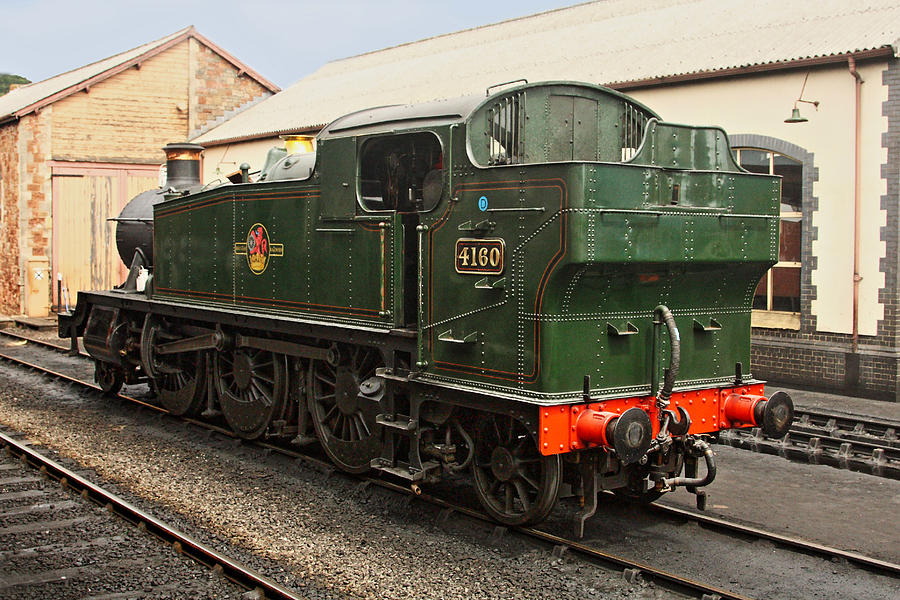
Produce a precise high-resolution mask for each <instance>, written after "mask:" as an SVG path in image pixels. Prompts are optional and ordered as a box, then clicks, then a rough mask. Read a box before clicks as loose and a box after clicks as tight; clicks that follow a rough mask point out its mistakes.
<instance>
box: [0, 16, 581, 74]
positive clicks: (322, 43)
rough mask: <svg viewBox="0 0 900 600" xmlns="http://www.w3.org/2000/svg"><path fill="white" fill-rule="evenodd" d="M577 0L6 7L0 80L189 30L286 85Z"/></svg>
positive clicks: (52, 70)
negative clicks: (339, 62)
mask: <svg viewBox="0 0 900 600" xmlns="http://www.w3.org/2000/svg"><path fill="white" fill-rule="evenodd" d="M579 3H580V2H579V1H578V0H494V1H493V2H484V1H479V0H440V1H438V0H419V1H415V0H371V1H366V0H319V1H308V0H296V1H288V0H282V1H280V2H278V1H274V0H242V1H237V0H217V1H209V0H155V1H153V2H150V1H146V0H134V1H130V0H119V1H116V0H0V10H2V14H3V17H2V18H0V73H12V74H15V75H21V76H23V77H26V78H28V79H29V80H31V81H41V80H43V79H47V78H48V77H52V76H54V75H58V74H59V73H64V72H66V71H70V70H72V69H76V68H78V67H81V66H83V65H86V64H89V63H92V62H95V61H97V60H101V59H103V58H106V57H108V56H112V55H114V54H118V53H119V52H124V51H125V50H129V49H131V48H134V47H136V46H140V45H141V44H144V43H147V42H150V41H152V40H156V39H159V38H161V37H164V36H166V35H169V34H170V33H173V32H175V31H178V30H179V29H182V28H184V27H187V26H188V25H194V26H195V27H196V28H197V31H198V32H200V34H202V35H204V36H206V37H207V38H209V39H210V40H211V41H212V42H214V43H215V44H218V45H219V46H220V47H222V48H223V49H225V50H226V51H228V52H230V53H231V54H232V55H234V56H235V57H236V58H237V59H238V60H240V61H242V62H243V63H245V64H246V65H247V66H249V67H250V68H252V69H253V70H255V71H256V72H257V73H259V74H260V75H262V76H263V77H265V78H267V79H269V80H270V81H272V82H273V83H275V84H276V85H278V86H280V87H282V88H286V87H288V86H290V85H291V84H292V83H294V82H296V81H298V80H299V79H301V78H303V77H305V76H306V75H309V74H311V73H312V72H314V71H315V70H316V69H318V68H319V67H321V66H322V65H324V64H325V63H327V62H329V61H332V60H336V59H340V58H346V57H349V56H355V55H357V54H361V53H364V52H370V51H373V50H378V49H381V48H386V47H388V46H395V45H397V44H402V43H405V42H413V41H416V40H420V39H423V38H427V37H432V36H435V35H441V34H444V33H452V32H454V31H459V30H461V29H468V28H470V27H477V26H479V25H487V24H490V23H496V22H498V21H503V20H506V19H511V18H515V17H521V16H525V15H530V14H534V13H536V12H543V11H546V10H552V9H555V8H561V7H564V6H572V5H574V4H579Z"/></svg>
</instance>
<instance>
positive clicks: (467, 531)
mask: <svg viewBox="0 0 900 600" xmlns="http://www.w3.org/2000/svg"><path fill="white" fill-rule="evenodd" d="M0 423H4V424H6V425H9V426H11V427H14V428H16V429H18V430H21V431H24V432H27V433H28V434H29V435H31V436H33V437H35V438H36V439H38V440H40V442H42V443H44V444H46V445H48V446H50V447H53V448H56V449H58V450H59V451H60V453H61V454H62V455H64V456H68V457H70V458H71V459H72V460H74V461H75V462H77V463H78V464H81V465H84V466H85V467H88V468H90V469H92V470H94V471H96V473H97V474H98V475H99V476H100V477H102V478H103V479H105V480H106V481H107V482H109V483H112V484H114V485H112V486H111V487H112V488H113V489H115V490H116V491H117V493H120V494H121V495H123V496H125V497H126V498H127V499H129V500H131V501H133V502H134V503H135V504H137V505H139V506H141V507H142V508H144V510H147V511H148V512H151V513H153V514H155V515H156V516H158V517H159V518H161V519H163V520H166V521H169V522H173V523H174V524H175V526H177V527H180V528H182V529H185V530H187V531H189V532H190V533H191V534H193V535H195V536H197V537H198V538H200V539H201V540H203V541H205V542H207V543H210V544H211V545H213V546H214V547H216V548H218V549H221V550H222V551H223V552H225V553H226V554H229V555H231V556H234V557H235V558H236V559H238V560H241V561H242V562H245V563H247V564H249V565H250V566H252V567H253V568H256V569H257V570H259V571H261V572H263V573H265V574H267V575H268V576H270V577H272V578H273V579H275V580H277V581H279V582H281V583H283V584H285V585H288V586H289V587H293V588H295V589H298V590H300V591H301V592H302V593H303V594H305V595H306V596H308V597H310V598H343V597H354V598H397V599H401V598H436V599H438V598H441V599H443V598H448V599H449V598H461V599H462V598H497V599H500V598H517V599H518V598H522V597H527V598H552V599H559V598H569V597H579V598H593V597H596V598H671V597H673V595H672V593H671V592H668V591H664V590H660V589H658V588H655V587H654V586H653V585H651V584H646V583H644V584H634V585H633V584H629V583H628V582H626V581H625V580H624V579H623V578H622V577H621V575H620V574H619V573H611V572H608V571H605V570H601V569H598V568H595V567H592V566H589V565H586V564H585V563H583V562H582V561H580V560H578V559H575V558H572V557H565V556H564V557H563V558H554V557H553V556H552V555H551V554H550V553H549V552H548V551H547V550H545V549H543V548H538V547H533V546H530V545H527V544H525V543H524V542H522V541H521V540H519V539H517V538H515V537H511V536H507V537H505V538H503V539H502V540H501V541H500V542H498V543H495V544H492V543H489V542H488V541H487V539H488V536H489V534H490V532H491V527H490V526H487V525H485V526H473V525H472V524H471V523H468V524H462V525H461V524H460V523H458V522H457V521H456V520H454V519H451V520H450V521H448V522H447V523H446V524H440V523H438V518H437V516H438V513H437V511H435V510H434V509H431V508H428V507H424V506H423V505H422V504H421V503H418V502H413V503H408V502H406V501H405V500H402V499H398V497H397V496H396V495H395V494H391V493H388V492H383V491H381V490H366V491H362V490H360V489H359V486H358V484H357V483H355V482H353V481H352V480H349V479H347V478H344V477H343V476H341V475H333V476H329V475H328V474H323V473H321V472H318V471H316V470H314V469H312V468H310V467H308V466H305V465H303V464H299V463H294V462H291V461H286V460H284V459H283V458H282V457H278V456H270V457H267V456H265V455H264V453H262V452H260V451H256V450H252V449H249V448H243V447H237V446H235V444H234V443H233V442H231V441H230V440H217V439H208V435H207V434H206V433H205V432H202V431H200V430H198V429H196V428H194V427H192V426H182V425H172V424H171V423H169V422H168V421H167V420H164V419H159V418H157V417H154V416H152V415H150V414H149V413H146V412H143V411H137V410H135V409H134V408H131V407H122V406H119V405H118V404H117V403H115V402H113V401H108V400H107V401H104V400H100V399H96V398H94V397H87V396H78V395H73V394H72V393H71V392H66V391H64V390H63V389H60V388H59V386H56V385H55V384H54V385H49V384H48V383H47V381H46V379H43V378H41V377H39V376H37V375H32V374H29V373H22V372H21V371H19V370H16V369H14V368H11V367H9V366H6V365H0ZM223 546H224V547H225V548H224V549H223Z"/></svg>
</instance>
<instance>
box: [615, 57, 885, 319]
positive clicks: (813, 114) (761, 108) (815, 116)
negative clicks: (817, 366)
mask: <svg viewBox="0 0 900 600" xmlns="http://www.w3.org/2000/svg"><path fill="white" fill-rule="evenodd" d="M884 69H885V64H884V63H883V62H877V63H872V64H869V65H864V66H860V67H859V71H860V73H861V74H862V77H863V79H864V80H865V82H866V83H865V84H864V85H863V93H862V111H863V127H862V139H861V159H862V173H861V190H862V194H861V197H862V219H861V224H860V275H861V277H862V281H861V282H860V318H859V332H860V334H861V335H875V334H876V333H877V323H878V321H879V320H880V319H882V318H883V317H884V307H883V306H882V305H881V304H879V302H878V290H879V289H880V288H882V287H883V286H884V274H883V273H881V272H880V260H881V259H882V258H883V257H884V256H885V244H884V242H883V241H881V230H880V229H881V227H883V226H884V225H885V222H886V212H885V211H884V210H882V209H881V196H882V195H883V194H885V190H886V182H885V181H884V180H883V179H882V178H881V165H882V164H883V163H884V162H885V160H886V150H885V149H883V148H882V143H881V137H882V134H883V133H884V132H885V131H886V130H887V119H886V118H884V117H882V116H881V114H882V106H881V103H882V102H884V101H885V100H887V88H886V87H885V86H884V85H882V83H881V81H882V71H884ZM805 75H806V71H802V70H801V71H790V72H781V73H771V74H760V75H753V76H744V77H736V78H730V79H723V80H716V81H709V82H694V83H690V84H684V85H678V86H665V87H658V88H649V89H646V90H638V91H635V92H632V93H630V95H632V96H634V97H635V98H637V99H638V100H640V101H642V102H644V103H646V104H647V105H649V106H650V107H651V108H653V109H654V110H656V111H657V112H658V113H660V115H661V116H662V117H663V118H664V119H665V120H669V121H675V122H681V123H689V124H698V125H702V124H706V125H720V126H722V127H724V128H725V131H727V132H728V133H729V134H732V135H734V134H739V133H744V134H757V135H763V136H769V137H774V138H779V139H782V140H784V141H787V142H790V143H792V144H796V145H797V146H800V147H802V148H805V149H806V150H807V151H809V152H812V153H813V154H814V161H815V167H816V168H817V169H818V181H817V182H816V183H815V185H814V188H813V196H814V197H815V198H817V199H818V210H817V211H816V212H815V213H814V214H813V227H814V228H816V229H817V239H816V240H814V241H813V246H812V253H813V255H814V256H816V257H817V268H816V269H815V270H814V271H813V272H812V283H813V285H815V286H816V288H817V298H816V300H815V301H814V302H813V304H812V311H813V314H814V315H815V316H816V317H817V329H818V330H819V331H821V332H830V333H850V332H851V331H852V305H853V291H852V290H853V286H852V284H853V189H854V186H853V173H854V160H853V148H854V131H853V127H854V96H855V89H854V79H853V77H852V76H851V75H850V72H849V69H848V68H847V66H846V65H838V66H830V67H819V68H816V69H813V70H811V71H810V76H809V81H808V83H807V85H806V90H805V91H804V94H803V96H804V99H808V100H818V101H819V102H820V105H819V107H818V110H816V109H815V108H814V107H813V106H812V105H810V104H805V103H801V104H799V105H798V107H799V108H800V111H801V113H802V114H803V116H805V117H807V118H808V119H809V122H807V123H794V124H788V123H785V122H784V119H785V118H787V117H789V116H790V114H791V108H793V104H794V100H796V99H797V97H798V96H799V94H800V89H801V86H802V85H803V78H804V76H805Z"/></svg>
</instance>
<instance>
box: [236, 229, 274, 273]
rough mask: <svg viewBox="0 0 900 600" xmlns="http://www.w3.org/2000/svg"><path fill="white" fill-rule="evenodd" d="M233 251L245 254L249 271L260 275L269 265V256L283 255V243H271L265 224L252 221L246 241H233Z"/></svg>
mask: <svg viewBox="0 0 900 600" xmlns="http://www.w3.org/2000/svg"><path fill="white" fill-rule="evenodd" d="M234 253H235V254H243V255H246V257H247V265H248V266H249V267H250V271H252V272H253V274H254V275H260V274H261V273H262V272H263V271H265V270H266V267H268V266H269V257H274V256H284V244H273V243H272V242H271V241H269V232H268V231H266V227H265V225H263V224H262V223H254V225H253V226H252V227H251V228H250V231H248V232H247V241H246V242H235V244H234Z"/></svg>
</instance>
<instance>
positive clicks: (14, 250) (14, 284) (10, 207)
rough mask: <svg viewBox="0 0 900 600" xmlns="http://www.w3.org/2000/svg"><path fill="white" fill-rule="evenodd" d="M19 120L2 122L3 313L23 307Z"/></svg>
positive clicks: (0, 306) (0, 303)
mask: <svg viewBox="0 0 900 600" xmlns="http://www.w3.org/2000/svg"><path fill="white" fill-rule="evenodd" d="M18 140H19V127H18V124H17V123H15V122H13V123H8V124H6V125H2V126H0V314H15V313H18V312H20V311H19V277H20V274H19V205H18V199H19V192H18V191H19V169H18V159H17V156H18Z"/></svg>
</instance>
